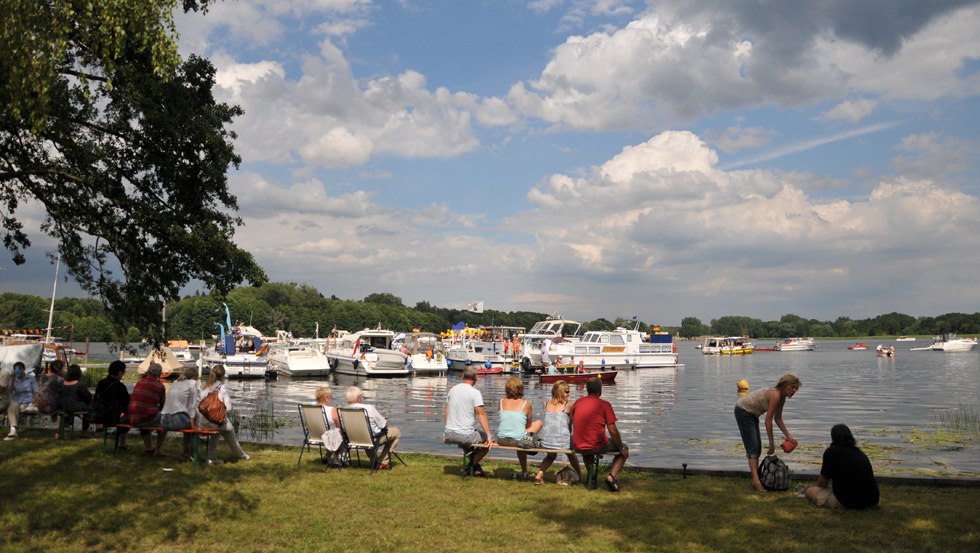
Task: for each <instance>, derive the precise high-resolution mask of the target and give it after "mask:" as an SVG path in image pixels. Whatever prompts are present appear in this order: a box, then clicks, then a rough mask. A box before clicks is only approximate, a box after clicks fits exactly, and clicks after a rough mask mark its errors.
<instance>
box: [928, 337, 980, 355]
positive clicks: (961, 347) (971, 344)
mask: <svg viewBox="0 0 980 553" xmlns="http://www.w3.org/2000/svg"><path fill="white" fill-rule="evenodd" d="M976 347H977V343H976V341H974V340H965V339H962V338H959V339H956V340H949V341H947V342H936V343H934V344H933V345H932V350H933V351H945V352H948V353H949V352H953V353H955V352H963V351H973V349H974V348H976Z"/></svg>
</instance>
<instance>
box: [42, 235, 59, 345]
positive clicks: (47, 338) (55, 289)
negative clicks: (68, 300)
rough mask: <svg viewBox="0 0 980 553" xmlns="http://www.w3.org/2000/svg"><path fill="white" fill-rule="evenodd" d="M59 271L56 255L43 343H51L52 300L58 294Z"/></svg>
mask: <svg viewBox="0 0 980 553" xmlns="http://www.w3.org/2000/svg"><path fill="white" fill-rule="evenodd" d="M60 269H61V254H60V253H59V254H58V261H57V262H56V264H55V266H54V286H52V287H51V308H50V309H48V332H47V335H46V336H45V337H44V343H45V344H50V343H51V323H52V322H53V321H54V298H55V296H56V295H57V294H58V270H60Z"/></svg>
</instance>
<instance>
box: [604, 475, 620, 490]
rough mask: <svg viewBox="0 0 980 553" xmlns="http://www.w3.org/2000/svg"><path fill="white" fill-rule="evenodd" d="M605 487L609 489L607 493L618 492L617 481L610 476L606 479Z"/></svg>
mask: <svg viewBox="0 0 980 553" xmlns="http://www.w3.org/2000/svg"><path fill="white" fill-rule="evenodd" d="M606 486H607V487H608V488H609V491H611V492H618V491H619V480H616V477H615V476H613V475H611V474H610V475H609V476H607V477H606Z"/></svg>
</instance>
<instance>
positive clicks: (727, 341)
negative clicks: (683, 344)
mask: <svg viewBox="0 0 980 553" xmlns="http://www.w3.org/2000/svg"><path fill="white" fill-rule="evenodd" d="M753 351H755V346H754V345H752V342H750V341H749V339H748V338H744V337H742V336H725V337H720V338H705V339H704V343H703V344H701V353H703V354H705V355H750V354H751V353H752V352H753Z"/></svg>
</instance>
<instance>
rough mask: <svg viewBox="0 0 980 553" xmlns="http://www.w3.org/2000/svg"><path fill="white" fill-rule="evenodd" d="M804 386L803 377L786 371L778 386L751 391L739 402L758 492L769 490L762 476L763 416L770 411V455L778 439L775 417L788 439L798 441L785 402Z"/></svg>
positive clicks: (737, 412) (738, 411)
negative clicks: (786, 417)
mask: <svg viewBox="0 0 980 553" xmlns="http://www.w3.org/2000/svg"><path fill="white" fill-rule="evenodd" d="M799 389H800V379H799V378H796V377H795V376H793V375H792V374H788V373H787V374H784V375H783V376H782V378H780V379H779V382H777V383H776V387H775V388H767V389H764V390H756V391H755V392H752V393H751V394H749V395H747V396H745V397H743V398H742V399H740V400H738V402H737V403H736V404H735V422H736V423H738V431H739V434H741V435H742V444H743V445H744V446H745V456H746V457H748V459H749V473H750V474H751V475H752V488H753V489H755V491H757V492H765V491H766V488H765V487H763V485H762V481H760V480H759V455H760V454H761V453H762V436H761V434H760V433H759V417H760V416H762V414H763V413H765V414H766V434H767V435H768V437H769V450H768V453H767V455H772V454H773V453H774V452H775V451H776V442H775V441H774V440H773V429H772V423H773V421H774V420H775V421H776V426H778V427H779V429H780V430H782V431H783V435H784V436H786V439H787V440H790V441H792V442H794V444H795V443H796V440H794V439H793V437H792V436H791V435H790V433H789V430H787V429H786V424H785V423H783V405H784V404H785V403H786V398H788V397H793V395H794V394H796V391H797V390H799Z"/></svg>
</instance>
